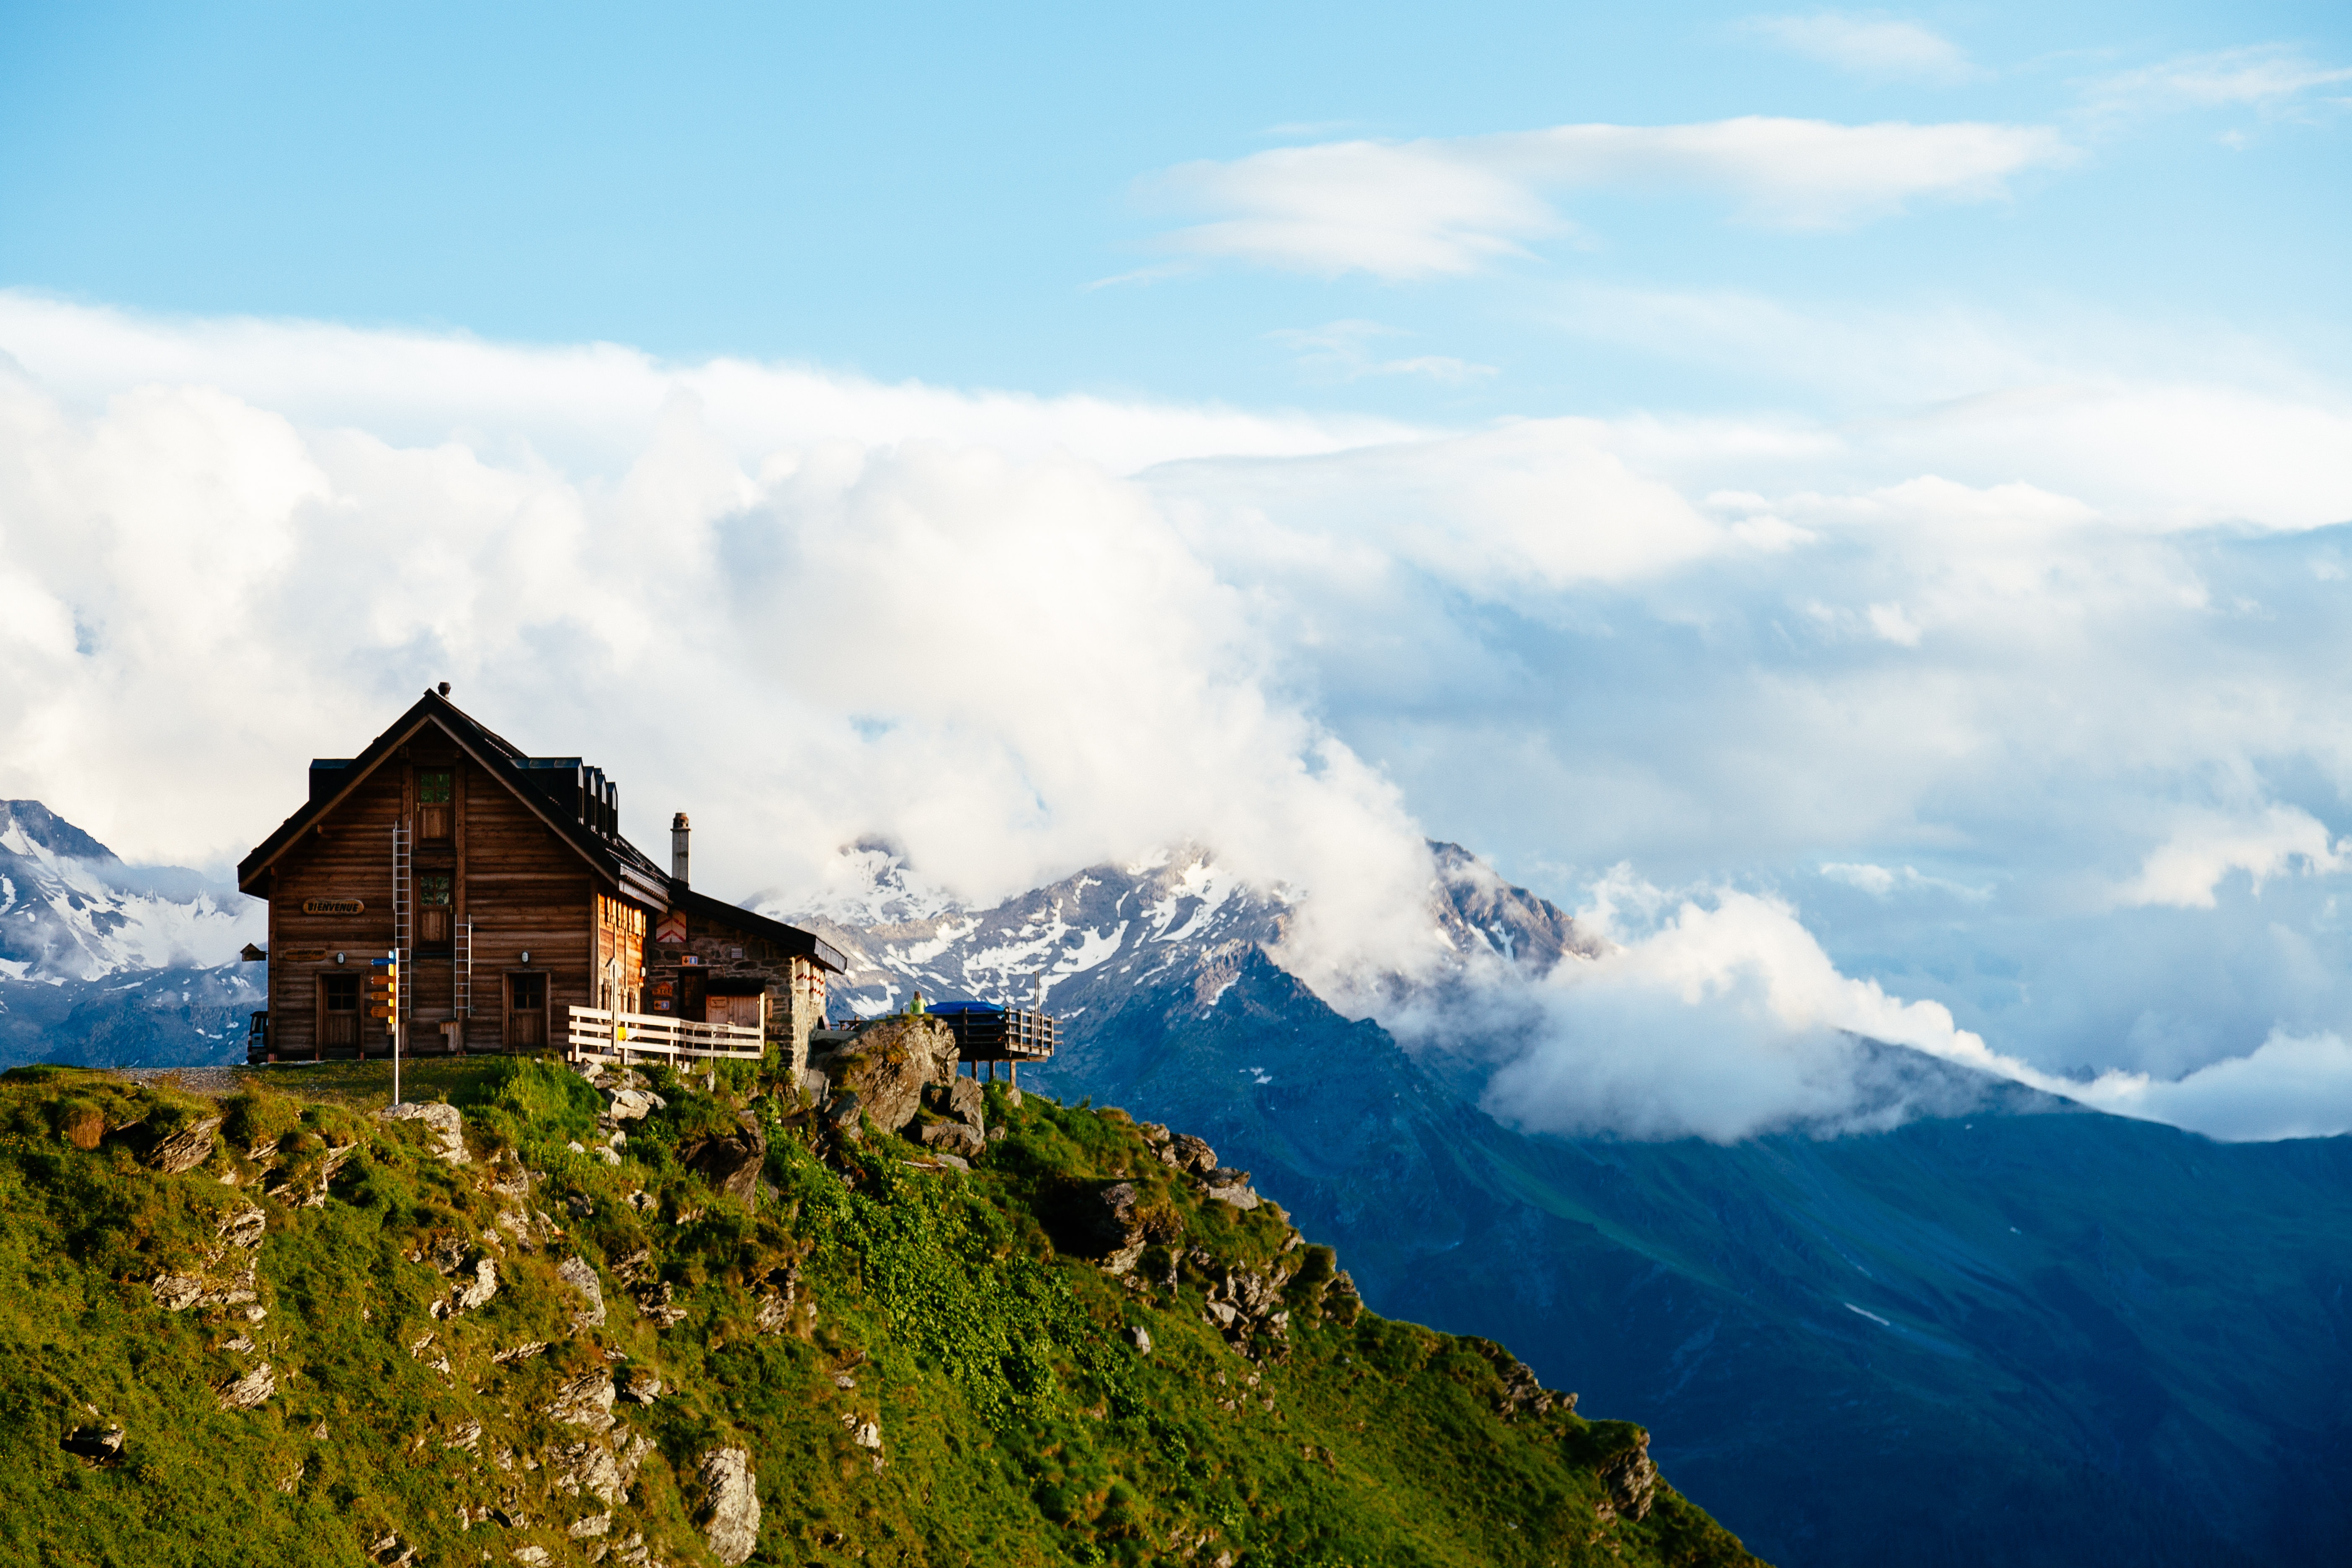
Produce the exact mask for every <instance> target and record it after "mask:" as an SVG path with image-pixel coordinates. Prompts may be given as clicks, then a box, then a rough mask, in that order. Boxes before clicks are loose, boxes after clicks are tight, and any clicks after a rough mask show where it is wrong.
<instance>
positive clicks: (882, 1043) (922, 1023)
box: [816, 1015, 956, 1132]
mask: <svg viewBox="0 0 2352 1568" xmlns="http://www.w3.org/2000/svg"><path fill="white" fill-rule="evenodd" d="M955 1060H956V1042H955V1036H954V1035H953V1034H952V1033H951V1032H950V1030H949V1029H948V1027H947V1026H946V1025H944V1024H941V1023H940V1022H938V1021H937V1020H936V1019H931V1018H926V1017H923V1016H920V1015H916V1016H900V1017H892V1018H885V1019H883V1020H882V1021H881V1022H880V1023H878V1024H872V1025H868V1026H866V1027H865V1028H863V1029H860V1030H859V1031H858V1032H857V1034H856V1037H854V1038H853V1039H851V1040H850V1041H849V1042H848V1043H847V1044H846V1045H845V1046H843V1047H841V1048H840V1049H838V1050H836V1051H834V1052H833V1053H831V1054H830V1055H828V1056H826V1057H825V1058H823V1059H822V1060H821V1061H819V1062H818V1063H817V1064H816V1065H817V1067H818V1068H819V1069H820V1070H822V1071H823V1072H824V1076H825V1081H826V1082H827V1083H828V1084H829V1085H831V1086H832V1088H833V1089H834V1090H835V1093H836V1094H838V1093H843V1092H846V1093H850V1094H855V1095H856V1097H857V1103H858V1108H859V1109H860V1110H862V1111H863V1112H864V1113H865V1114H866V1117H868V1118H869V1119H870V1120H872V1121H873V1123H874V1125H876V1126H877V1127H879V1128H881V1129H882V1130H883V1131H886V1132H896V1131H898V1130H899V1129H900V1128H902V1127H904V1126H906V1125H907V1123H908V1122H909V1121H913V1120H914V1119H915V1114H916V1112H917V1111H919V1110H921V1109H922V1104H923V1091H924V1090H925V1089H927V1088H929V1086H931V1085H933V1084H946V1083H948V1082H950V1080H951V1079H953V1078H954V1077H955Z"/></svg>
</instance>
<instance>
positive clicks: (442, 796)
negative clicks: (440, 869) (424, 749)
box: [416, 768, 457, 844]
mask: <svg viewBox="0 0 2352 1568" xmlns="http://www.w3.org/2000/svg"><path fill="white" fill-rule="evenodd" d="M454 784H455V780H454V778H453V775H452V774H451V773H450V771H449V770H448V769H447V768H419V769H417V770H416V841H417V842H418V843H419V844H436V843H444V844H446V843H447V842H448V840H449V838H450V837H451V836H452V834H453V832H454V829H455V826H456V824H455V813H454V812H453V811H452V810H451V805H450V803H451V800H452V798H453V797H454V795H456V793H457V792H456V789H455V787H454Z"/></svg>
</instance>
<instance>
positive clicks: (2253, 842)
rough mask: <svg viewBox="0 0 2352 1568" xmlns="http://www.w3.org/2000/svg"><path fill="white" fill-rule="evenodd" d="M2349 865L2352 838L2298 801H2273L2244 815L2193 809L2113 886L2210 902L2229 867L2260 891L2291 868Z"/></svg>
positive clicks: (2195, 903)
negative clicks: (2135, 870)
mask: <svg viewBox="0 0 2352 1568" xmlns="http://www.w3.org/2000/svg"><path fill="white" fill-rule="evenodd" d="M2347 864H2352V839H2346V840H2344V841H2342V842H2340V843H2339V842H2336V840H2334V839H2333V838H2331V837H2330V836H2329V834H2328V831H2327V828H2326V825H2325V824H2323V823H2321V822H2320V821H2319V819H2318V818H2317V817H2315V816H2312V815H2311V814H2310V813H2309V812H2307V811H2305V810H2303V809H2301V808H2300V807H2298V806H2291V805H2272V806H2269V807H2266V808H2264V809H2263V811H2261V812H2259V813H2255V814H2253V815H2252V816H2223V815H2221V814H2219V813H2213V812H2200V813H2197V814H2194V815H2193V816H2190V817H2189V819H2188V820H2187V821H2186V822H2184V823H2182V824H2181V825H2180V826H2179V827H2178V828H2176V829H2175V830H2174V832H2173V834H2172V837H2170V838H2168V839H2167V840H2166V841H2165V842H2164V843H2163V844H2162V845H2160V846H2158V847H2157V848H2156V849H2154V850H2152V851H2150V852H2149V854H2148V857H2147V861H2146V863H2144V864H2143V865H2142V866H2141V867H2140V871H2139V875H2138V876H2137V877H2136V878H2134V879H2132V880H2131V881H2130V882H2128V883H2126V884H2125V885H2124V886H2123V887H2121V888H2119V889H2116V902H2118V903H2121V904H2173V905H2178V906H2179V907H2181V908H2184V909H2190V908H2194V909H2207V910H2210V909H2211V908H2212V907H2213V903H2214V899H2213V890H2214V889H2216V888H2218V887H2220V886H2221V879H2223V878H2225V877H2227V876H2229V875H2230V874H2231V872H2233V871H2243V872H2245V873H2246V874H2247V875H2248V876H2249V877H2250V878H2251V879H2252V882H2253V886H2254V889H2255V890H2256V891H2257V892H2259V891H2261V889H2262V886H2263V882H2265V881H2267V880H2269V879H2271V878H2273V877H2280V876H2285V875H2289V874H2291V873H2293V872H2295V871H2298V870H2300V871H2303V872H2305V873H2309V874H2315V875H2316V874H2322V873H2326V872H2332V871H2340V870H2343V869H2344V868H2346V866H2347Z"/></svg>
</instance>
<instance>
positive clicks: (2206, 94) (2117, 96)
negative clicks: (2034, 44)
mask: <svg viewBox="0 0 2352 1568" xmlns="http://www.w3.org/2000/svg"><path fill="white" fill-rule="evenodd" d="M2086 97H2087V99H2088V101H2089V103H2090V106H2091V107H2092V109H2093V110H2098V111H2105V112H2108V113H2132V112H2139V113H2147V112H2158V111H2163V110H2180V109H2223V108H2248V109H2253V110H2258V111H2260V112H2261V113H2262V114H2263V115H2265V116H2269V117H2273V118H2280V119H2291V118H2295V117H2302V116H2310V115H2313V114H2315V113H2316V112H2318V111H2320V110H2341V109H2343V108H2344V107H2345V106H2346V105H2347V104H2352V67H2345V66H2328V65H2322V64H2320V63H2319V62H2318V61H2316V60H2314V59H2313V58H2311V57H2310V56H2309V55H2307V54H2305V52H2304V51H2303V50H2302V49H2300V48H2297V47H2294V46H2292V45H2287V44H2254V45H2249V46H2247V47H2242V48H2234V49H2218V50H2214V51H2211V52H2210V53H2205V54H2192V55H2179V56H2176V57H2175V58H2171V59H2168V60H2165V61H2162V62H2160V63H2159V64H2157V65H2152V66H2142V67H2140V68H2137V69H2134V70H2127V71H2120V72H2117V73H2116V74H2115V75H2113V76H2108V77H2103V78H2101V79H2098V80H2097V81H2095V82H2093V83H2092V84H2091V85H2090V88H2089V89H2088V92H2087V94H2086Z"/></svg>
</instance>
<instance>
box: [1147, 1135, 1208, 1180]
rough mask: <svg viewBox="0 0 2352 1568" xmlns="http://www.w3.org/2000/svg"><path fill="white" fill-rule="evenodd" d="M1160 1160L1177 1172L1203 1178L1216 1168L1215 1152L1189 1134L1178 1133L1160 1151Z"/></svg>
mask: <svg viewBox="0 0 2352 1568" xmlns="http://www.w3.org/2000/svg"><path fill="white" fill-rule="evenodd" d="M1160 1159H1161V1160H1162V1161H1163V1162H1164V1163H1168V1164H1171V1165H1173V1166H1175V1167H1176V1168H1177V1169H1178V1170H1180V1171H1187V1172H1190V1173H1192V1174H1193V1175H1196V1176H1205V1175H1207V1174H1208V1173H1210V1172H1212V1171H1213V1170H1215V1169H1216V1168H1217V1152H1216V1151H1215V1150H1214V1149H1212V1148H1210V1147H1209V1145H1208V1143H1207V1142H1206V1141H1204V1140H1202V1139H1199V1138H1195V1137H1193V1136H1192V1134H1191V1133H1189V1132H1180V1133H1178V1134H1177V1135H1176V1136H1175V1137H1173V1138H1171V1139H1170V1140H1169V1141H1168V1146H1167V1147H1166V1148H1164V1149H1162V1150H1160Z"/></svg>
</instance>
